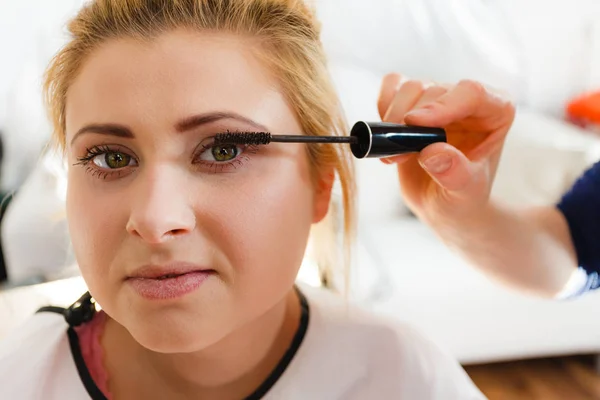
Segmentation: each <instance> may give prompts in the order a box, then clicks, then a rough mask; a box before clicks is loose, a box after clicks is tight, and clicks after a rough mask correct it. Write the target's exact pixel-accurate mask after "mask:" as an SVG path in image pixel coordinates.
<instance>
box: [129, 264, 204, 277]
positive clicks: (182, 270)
mask: <svg viewBox="0 0 600 400" xmlns="http://www.w3.org/2000/svg"><path fill="white" fill-rule="evenodd" d="M199 271H206V272H208V271H212V269H210V268H206V267H203V266H200V265H197V264H192V263H188V262H172V263H169V264H163V265H144V266H142V267H140V268H138V269H136V270H135V271H133V273H131V274H130V275H129V276H128V278H138V279H156V278H161V277H165V276H168V275H173V276H178V275H184V274H188V273H190V272H199Z"/></svg>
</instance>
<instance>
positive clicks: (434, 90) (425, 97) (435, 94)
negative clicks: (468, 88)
mask: <svg viewBox="0 0 600 400" xmlns="http://www.w3.org/2000/svg"><path fill="white" fill-rule="evenodd" d="M446 93H448V87H446V86H441V85H437V84H436V85H430V86H426V87H425V90H424V92H423V94H422V96H421V98H420V99H419V100H418V101H417V103H416V104H415V105H414V107H413V109H414V110H416V109H419V108H421V107H424V106H426V105H428V104H430V103H433V102H435V101H436V100H438V99H439V98H440V97H442V96H443V95H445V94H446ZM408 113H410V111H408Z"/></svg>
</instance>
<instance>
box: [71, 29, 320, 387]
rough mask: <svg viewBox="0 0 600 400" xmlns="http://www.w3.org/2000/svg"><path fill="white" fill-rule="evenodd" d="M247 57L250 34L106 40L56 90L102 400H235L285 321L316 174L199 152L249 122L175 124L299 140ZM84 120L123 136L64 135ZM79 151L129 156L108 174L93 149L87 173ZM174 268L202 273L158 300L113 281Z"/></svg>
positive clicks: (272, 148)
mask: <svg viewBox="0 0 600 400" xmlns="http://www.w3.org/2000/svg"><path fill="white" fill-rule="evenodd" d="M259 51H263V50H262V49H260V48H259V47H258V44H256V43H255V42H253V41H252V40H251V39H249V38H242V37H237V36H231V35H227V34H217V33H210V34H209V33H201V34H200V33H195V32H194V33H192V32H186V31H176V32H171V33H166V34H163V35H162V36H160V37H158V38H156V39H153V40H152V41H150V42H148V43H140V42H136V41H133V40H128V39H119V40H113V41H109V42H107V43H105V44H104V45H103V46H102V47H100V48H99V49H96V50H95V51H94V52H93V53H92V54H91V55H90V56H89V57H88V58H87V60H86V61H85V63H84V65H83V68H82V69H81V71H80V73H79V74H78V76H77V78H76V79H75V81H74V83H73V84H72V86H71V87H70V89H69V91H68V98H67V109H66V128H67V137H66V142H67V146H66V152H67V155H68V160H69V165H70V167H69V177H68V178H69V181H68V182H69V184H68V194H67V213H68V220H69V229H70V233H71V237H72V240H73V246H74V250H75V254H76V257H77V260H78V263H79V266H80V268H81V272H82V275H83V277H84V279H85V281H86V283H87V284H88V287H89V289H90V292H91V294H92V295H93V296H94V298H95V299H96V300H97V301H98V303H99V304H100V305H101V306H102V308H103V310H105V312H106V313H107V315H108V316H109V318H108V322H107V325H106V329H105V332H104V334H103V336H102V346H103V347H104V350H105V357H104V363H105V366H106V368H107V369H108V373H109V377H110V379H109V388H110V391H111V392H112V394H113V395H114V396H115V398H117V399H118V398H157V399H158V398H160V399H164V398H169V399H179V398H181V399H183V398H186V399H189V398H202V399H213V398H214V399H230V398H231V399H233V398H243V397H244V396H247V395H248V394H250V393H251V392H252V391H253V390H254V389H256V388H257V387H258V385H260V383H262V381H263V380H264V379H265V378H266V377H267V376H268V374H269V373H270V372H271V370H272V369H273V368H274V367H275V365H276V364H277V362H278V361H279V360H280V359H281V357H282V355H283V354H284V352H285V350H286V349H287V347H288V346H289V344H290V342H291V340H292V337H293V335H294V333H295V331H296V329H297V327H298V322H299V302H298V298H297V296H296V294H295V291H294V289H293V285H294V281H295V278H296V274H297V271H298V269H299V266H300V264H301V261H302V258H303V255H304V251H305V247H306V243H307V239H308V235H309V229H310V227H311V224H312V223H316V222H318V221H320V220H321V219H322V218H323V217H324V216H325V215H326V213H327V209H328V204H329V199H330V194H331V182H330V179H329V180H327V179H325V180H324V181H322V182H320V183H318V184H317V187H316V188H315V187H313V185H312V184H311V179H310V168H309V167H310V166H309V163H308V159H307V157H306V152H305V148H304V147H303V146H301V145H285V144H271V145H269V146H264V147H261V148H260V149H252V148H248V149H240V150H243V152H242V154H241V155H239V156H236V157H237V158H235V160H236V162H235V163H234V164H228V165H225V164H215V159H214V157H212V155H211V154H212V153H211V151H210V149H209V150H208V151H204V150H203V147H202V146H200V147H199V144H201V143H202V144H203V145H206V143H209V144H210V139H207V138H210V137H211V136H212V135H214V134H216V133H218V132H222V131H224V130H227V129H229V130H241V131H257V130H260V128H259V127H257V126H255V125H253V124H251V123H249V122H246V121H241V120H239V119H235V118H222V119H219V120H217V121H213V122H209V123H206V124H203V125H200V126H196V127H192V128H190V127H189V126H188V127H187V128H189V129H183V128H185V127H182V126H178V125H181V124H180V122H181V121H185V120H186V119H187V120H189V118H190V117H191V116H195V115H199V114H207V113H214V112H221V113H222V112H226V113H236V114H238V115H241V116H243V117H244V118H246V119H250V120H252V121H254V122H255V123H257V124H261V125H263V126H264V128H266V129H268V130H269V131H270V132H274V133H296V134H298V133H301V129H300V126H299V124H298V121H297V119H296V115H295V113H294V112H293V110H292V108H291V107H290V106H289V104H288V103H287V102H286V100H285V98H284V96H283V95H282V93H281V91H280V90H279V87H278V84H277V81H276V79H275V78H274V77H273V76H271V73H270V71H269V69H268V68H266V67H265V66H264V65H262V64H261V63H260V62H259V61H258V60H257V59H256V58H255V57H254V56H253V53H254V54H256V52H259ZM90 124H93V125H99V124H118V125H121V126H124V127H127V128H128V129H129V130H130V132H131V134H132V135H133V137H120V136H117V135H114V134H111V133H110V132H108V133H107V132H106V129H104V130H103V131H104V132H100V131H101V130H99V129H92V130H91V131H89V132H86V133H79V134H78V131H80V130H81V129H82V128H84V127H86V126H89V125H90ZM113 133H114V132H113ZM207 141H208V142H207ZM94 146H107V147H108V148H109V151H110V152H120V154H121V156H122V157H125V156H123V154H125V155H128V156H131V160H132V161H129V162H128V161H127V159H126V160H125V161H126V162H125V165H126V166H125V167H124V168H122V169H119V170H117V172H116V173H115V170H113V171H112V174H109V175H106V173H107V171H108V170H107V168H106V167H107V166H108V164H105V163H103V162H102V161H103V160H105V155H98V156H96V159H95V160H97V161H99V162H100V169H98V168H99V167H98V166H97V165H96V164H94V162H93V161H92V162H91V163H89V164H88V165H87V166H86V165H76V164H78V163H79V162H80V161H79V159H80V158H81V157H85V156H86V154H87V153H88V151H87V149H89V148H92V147H94ZM199 148H200V151H199V150H198V149H199ZM102 150H105V148H104V147H102ZM198 154H202V156H201V157H200V159H201V160H202V162H203V163H198V159H199V156H198ZM207 162H208V164H207ZM111 165H114V164H111ZM117 165H119V164H117ZM90 168H91V169H90ZM323 176H330V174H323ZM173 261H184V262H191V263H194V264H197V265H199V266H202V267H203V268H210V269H212V270H213V271H214V272H213V273H212V274H211V275H210V276H209V278H208V279H207V280H206V281H205V282H204V283H203V284H202V286H201V287H200V288H199V289H197V290H196V291H194V292H192V293H189V294H187V295H185V296H183V297H179V298H175V299H170V300H158V301H157V300H147V299H145V298H143V297H142V296H140V295H139V294H138V293H137V292H136V291H134V290H133V289H132V287H131V285H130V284H129V283H128V281H127V280H126V279H127V277H128V276H130V275H131V274H133V273H134V271H135V270H136V269H138V268H140V267H141V266H144V265H147V264H156V265H164V264H166V263H169V262H173Z"/></svg>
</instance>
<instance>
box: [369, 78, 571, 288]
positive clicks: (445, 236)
mask: <svg viewBox="0 0 600 400" xmlns="http://www.w3.org/2000/svg"><path fill="white" fill-rule="evenodd" d="M378 107H379V113H380V115H381V117H382V119H383V120H385V121H388V122H396V123H408V124H414V125H423V126H432V127H443V128H445V129H446V131H447V134H448V142H449V143H436V144H433V145H431V146H429V147H427V148H425V149H424V150H423V151H422V152H421V153H420V154H418V155H409V156H400V157H396V158H391V159H387V160H384V162H386V163H388V164H395V165H396V167H397V168H398V176H399V179H400V184H401V187H402V194H403V198H404V199H405V201H406V203H407V204H408V205H409V206H410V208H411V209H412V210H413V212H414V213H415V214H416V215H418V216H419V217H420V218H421V219H422V220H423V221H424V222H426V223H427V224H428V225H430V226H431V227H432V228H433V229H434V230H435V231H436V233H437V234H438V235H439V236H440V238H441V239H442V240H443V241H444V242H445V243H446V244H448V246H450V247H451V248H453V249H455V250H456V251H457V252H459V253H460V254H462V255H463V256H464V257H465V258H466V259H467V260H469V261H470V262H471V263H472V264H473V265H474V266H475V267H477V268H478V269H480V270H481V271H483V272H484V273H486V274H488V275H489V276H491V277H493V278H494V279H497V280H499V281H501V282H504V283H507V284H508V285H511V286H513V287H517V288H519V289H521V290H525V291H528V292H532V293H535V294H537V295H542V296H547V297H548V296H555V295H556V294H557V293H558V292H559V291H560V290H561V289H562V288H563V287H564V285H565V283H566V282H567V280H568V278H569V277H570V276H571V274H572V273H573V271H575V269H576V268H577V257H576V253H575V249H574V247H573V243H572V239H571V236H570V232H569V228H568V225H567V222H566V220H565V218H564V216H563V215H562V213H560V211H559V210H558V209H557V208H556V207H554V206H547V207H539V208H535V209H526V210H519V209H511V208H507V207H505V206H504V205H502V204H498V203H497V202H495V201H493V200H490V190H491V187H492V184H493V181H494V176H495V174H496V169H497V167H498V162H499V160H500V155H501V153H502V147H503V144H504V140H505V138H506V135H507V133H508V131H509V129H510V127H511V125H512V122H513V119H514V115H515V108H514V105H513V104H512V103H511V102H510V101H509V99H508V98H507V97H506V96H504V95H503V94H501V93H498V92H496V91H494V90H491V89H489V88H486V87H484V86H483V85H481V84H479V83H477V82H473V81H462V82H459V83H458V84H457V85H441V84H425V83H424V82H420V81H414V80H409V79H407V78H405V77H402V76H401V75H399V74H389V75H388V76H386V77H385V78H384V80H383V82H382V86H381V92H380V98H379V103H378Z"/></svg>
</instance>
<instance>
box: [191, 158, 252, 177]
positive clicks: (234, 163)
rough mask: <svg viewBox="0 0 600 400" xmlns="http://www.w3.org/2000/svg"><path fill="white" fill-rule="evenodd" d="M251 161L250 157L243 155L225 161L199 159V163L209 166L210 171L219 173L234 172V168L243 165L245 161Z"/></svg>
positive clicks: (205, 166)
mask: <svg viewBox="0 0 600 400" xmlns="http://www.w3.org/2000/svg"><path fill="white" fill-rule="evenodd" d="M248 161H250V157H248V156H244V155H241V156H239V157H238V158H236V159H235V160H231V161H225V162H213V161H198V162H197V164H198V165H201V166H203V167H204V168H208V172H210V173H213V174H217V173H222V172H233V171H231V169H233V170H237V169H238V168H240V167H242V166H243V165H244V163H245V162H248Z"/></svg>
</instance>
